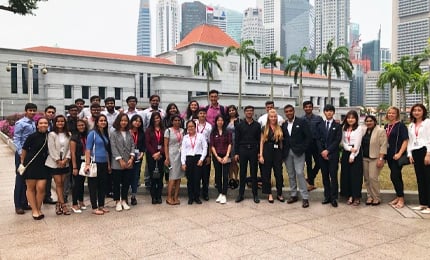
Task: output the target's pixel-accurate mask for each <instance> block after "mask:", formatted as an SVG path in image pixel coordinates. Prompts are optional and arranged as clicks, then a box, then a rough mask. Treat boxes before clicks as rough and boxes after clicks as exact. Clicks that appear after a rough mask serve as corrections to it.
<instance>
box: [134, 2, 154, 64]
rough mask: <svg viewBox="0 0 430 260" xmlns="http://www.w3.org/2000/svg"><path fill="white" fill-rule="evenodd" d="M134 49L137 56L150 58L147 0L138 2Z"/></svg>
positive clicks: (149, 18) (149, 27)
mask: <svg viewBox="0 0 430 260" xmlns="http://www.w3.org/2000/svg"><path fill="white" fill-rule="evenodd" d="M136 49H137V51H136V52H137V55H138V56H151V12H150V8H149V0H140V7H139V21H138V24H137V48H136Z"/></svg>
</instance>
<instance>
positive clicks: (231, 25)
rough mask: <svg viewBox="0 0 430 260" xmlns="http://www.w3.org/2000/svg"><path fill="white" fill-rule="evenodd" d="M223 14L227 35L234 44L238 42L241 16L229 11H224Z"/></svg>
mask: <svg viewBox="0 0 430 260" xmlns="http://www.w3.org/2000/svg"><path fill="white" fill-rule="evenodd" d="M225 13H226V15H227V34H228V35H230V37H231V38H233V39H234V40H235V41H236V42H240V36H241V32H242V20H243V14H242V13H240V12H237V11H234V10H230V9H226V10H225Z"/></svg>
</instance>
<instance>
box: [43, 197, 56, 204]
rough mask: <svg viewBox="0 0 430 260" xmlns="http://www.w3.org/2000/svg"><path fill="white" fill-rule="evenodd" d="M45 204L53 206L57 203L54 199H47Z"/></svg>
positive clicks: (44, 201)
mask: <svg viewBox="0 0 430 260" xmlns="http://www.w3.org/2000/svg"><path fill="white" fill-rule="evenodd" d="M43 203H44V204H51V205H55V204H56V203H57V202H56V201H54V200H53V199H52V198H46V199H44V200H43Z"/></svg>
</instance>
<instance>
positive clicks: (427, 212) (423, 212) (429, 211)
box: [420, 208, 430, 214]
mask: <svg viewBox="0 0 430 260" xmlns="http://www.w3.org/2000/svg"><path fill="white" fill-rule="evenodd" d="M420 212H421V213H422V214H430V208H426V209H423V210H421V211H420Z"/></svg>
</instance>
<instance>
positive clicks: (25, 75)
mask: <svg viewBox="0 0 430 260" xmlns="http://www.w3.org/2000/svg"><path fill="white" fill-rule="evenodd" d="M22 93H23V94H28V70H27V64H22Z"/></svg>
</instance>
